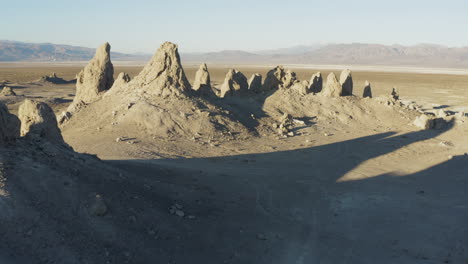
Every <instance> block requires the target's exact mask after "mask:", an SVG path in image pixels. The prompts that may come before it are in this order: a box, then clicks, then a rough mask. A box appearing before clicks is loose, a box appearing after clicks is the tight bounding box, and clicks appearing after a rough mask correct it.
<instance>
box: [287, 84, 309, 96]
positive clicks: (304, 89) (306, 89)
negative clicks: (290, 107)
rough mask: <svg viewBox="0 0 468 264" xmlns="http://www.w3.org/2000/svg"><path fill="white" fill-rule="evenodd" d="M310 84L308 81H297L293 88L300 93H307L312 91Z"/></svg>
mask: <svg viewBox="0 0 468 264" xmlns="http://www.w3.org/2000/svg"><path fill="white" fill-rule="evenodd" d="M309 87H310V85H309V82H308V81H302V82H301V81H296V82H295V83H294V84H293V85H292V87H291V89H293V90H294V91H296V92H298V93H299V94H300V95H306V94H308V93H310V89H309Z"/></svg>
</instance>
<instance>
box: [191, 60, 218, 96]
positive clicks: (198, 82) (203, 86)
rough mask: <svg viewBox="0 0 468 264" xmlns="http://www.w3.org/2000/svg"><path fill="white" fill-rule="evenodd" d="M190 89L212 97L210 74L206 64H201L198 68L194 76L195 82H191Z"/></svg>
mask: <svg viewBox="0 0 468 264" xmlns="http://www.w3.org/2000/svg"><path fill="white" fill-rule="evenodd" d="M192 89H193V90H195V91H197V92H198V93H200V94H203V95H212V94H213V90H212V89H211V80H210V73H209V72H208V67H207V66H206V63H203V64H201V65H200V67H199V68H198V71H197V73H196V74H195V81H194V82H193V86H192Z"/></svg>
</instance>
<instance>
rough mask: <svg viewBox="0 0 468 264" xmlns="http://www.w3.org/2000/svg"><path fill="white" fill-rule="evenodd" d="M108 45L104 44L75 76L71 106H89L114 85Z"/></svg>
mask: <svg viewBox="0 0 468 264" xmlns="http://www.w3.org/2000/svg"><path fill="white" fill-rule="evenodd" d="M110 48H111V47H110V45H109V43H107V42H106V43H104V44H103V45H102V46H100V47H99V48H98V49H97V50H96V54H95V55H94V58H93V59H91V61H89V63H88V65H86V67H85V68H84V69H83V70H82V71H81V72H80V73H78V75H77V76H76V79H77V80H76V95H75V99H74V100H73V104H79V103H80V102H82V103H85V104H89V103H92V102H94V101H96V100H98V99H99V98H100V97H101V95H102V93H103V92H105V91H107V90H109V89H110V88H111V87H112V84H113V83H114V66H113V65H112V62H111V59H110Z"/></svg>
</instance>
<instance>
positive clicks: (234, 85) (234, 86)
mask: <svg viewBox="0 0 468 264" xmlns="http://www.w3.org/2000/svg"><path fill="white" fill-rule="evenodd" d="M248 89H249V84H248V83H247V78H246V77H245V75H244V74H243V73H241V72H240V71H237V70H234V69H230V70H229V71H228V73H227V74H226V78H224V82H223V84H222V85H221V89H220V97H221V98H223V97H226V96H237V95H244V94H245V93H246V92H247V91H248Z"/></svg>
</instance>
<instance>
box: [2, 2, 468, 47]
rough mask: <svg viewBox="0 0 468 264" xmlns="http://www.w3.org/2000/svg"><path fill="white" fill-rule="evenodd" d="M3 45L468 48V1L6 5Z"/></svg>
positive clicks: (36, 3)
mask: <svg viewBox="0 0 468 264" xmlns="http://www.w3.org/2000/svg"><path fill="white" fill-rule="evenodd" d="M0 10H1V13H2V18H1V22H0V39H9V40H19V41H27V42H52V43H60V44H70V45H79V46H86V47H96V46H98V45H99V44H101V43H103V42H105V41H108V42H110V43H111V45H112V49H113V50H114V51H122V52H151V53H152V52H154V50H155V49H156V48H157V47H158V46H159V45H160V44H161V43H162V42H164V41H166V40H168V41H172V42H175V43H177V44H179V48H180V50H181V51H186V52H189V51H217V50H224V49H242V50H250V51H252V50H262V49H273V48H282V47H290V46H295V45H308V44H314V43H318V42H319V43H351V42H364V43H382V44H394V43H399V44H404V45H412V44H418V43H435V44H444V45H449V46H468V0H445V1H435V0H388V1H377V0H373V1H372V0H348V1H344V0H320V1H315V0H309V1H286V0H285V1H275V0H270V1H264V0H256V1H255V0H251V1H245V0H237V1H236V0H231V1H220V0H218V1H215V0H194V1H189V0H178V1H174V0H165V1H150V0H132V1H119V0H113V1H107V0H106V1H105V0H94V1H91V0H74V1H65V0H62V1H54V0H23V1H21V0H15V1H13V0H0Z"/></svg>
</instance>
